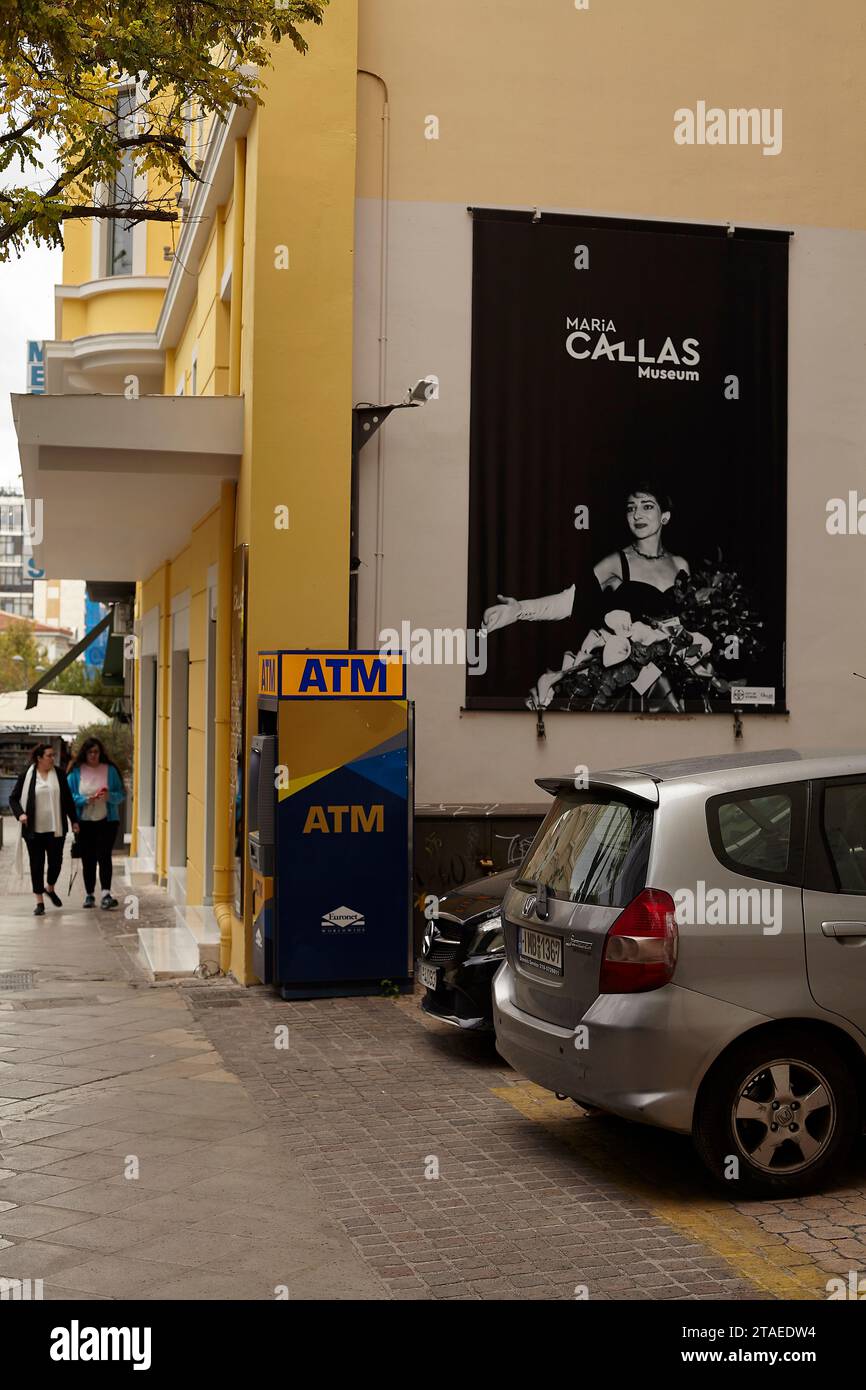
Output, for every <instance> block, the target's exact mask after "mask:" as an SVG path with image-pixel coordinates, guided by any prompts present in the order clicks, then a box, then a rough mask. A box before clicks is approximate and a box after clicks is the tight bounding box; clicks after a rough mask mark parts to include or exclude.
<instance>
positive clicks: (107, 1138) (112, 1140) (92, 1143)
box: [41, 1124, 123, 1154]
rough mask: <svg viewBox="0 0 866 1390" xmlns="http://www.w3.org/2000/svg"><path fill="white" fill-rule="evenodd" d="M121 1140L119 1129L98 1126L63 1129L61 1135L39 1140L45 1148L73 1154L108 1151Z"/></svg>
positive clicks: (121, 1132) (121, 1134)
mask: <svg viewBox="0 0 866 1390" xmlns="http://www.w3.org/2000/svg"><path fill="white" fill-rule="evenodd" d="M122 1138H123V1131H122V1130H120V1129H106V1128H103V1127H102V1126H100V1125H95V1124H94V1125H82V1126H79V1127H78V1128H77V1129H72V1128H70V1129H65V1130H64V1131H63V1132H62V1133H61V1134H56V1135H49V1136H48V1137H47V1138H45V1139H43V1140H41V1143H42V1144H43V1145H44V1146H45V1147H46V1148H51V1147H52V1146H53V1147H54V1148H58V1149H61V1148H62V1149H65V1150H66V1151H67V1153H68V1152H69V1151H70V1150H71V1151H72V1153H75V1154H83V1153H90V1152H91V1150H108V1149H110V1148H111V1145H112V1144H116V1143H117V1142H118V1141H119V1140H121V1139H122Z"/></svg>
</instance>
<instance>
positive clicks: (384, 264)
mask: <svg viewBox="0 0 866 1390" xmlns="http://www.w3.org/2000/svg"><path fill="white" fill-rule="evenodd" d="M358 74H359V76H361V77H372V78H373V80H374V81H375V82H378V83H380V85H381V87H382V175H381V178H382V183H381V217H380V230H379V395H378V401H379V402H380V403H381V402H384V401H386V400H387V399H388V397H387V394H386V392H387V389H388V272H389V268H390V258H389V241H390V231H391V228H390V212H391V102H390V96H389V92H388V84H387V82H386V81H385V79H384V77H381V76H380V75H379V73H378V72H371V71H370V70H369V69H368V68H359V69H358ZM376 448H377V454H376V549H375V553H374V566H375V568H374V572H373V574H374V578H373V643H374V645H375V644H376V643H377V642H378V640H379V630H380V627H381V622H382V592H383V587H384V568H385V566H384V561H385V556H384V544H385V432H384V430H382V431H380V433H379V438H378V439H377V441H376Z"/></svg>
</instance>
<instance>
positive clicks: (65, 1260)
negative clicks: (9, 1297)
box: [0, 1240, 81, 1279]
mask: <svg viewBox="0 0 866 1390" xmlns="http://www.w3.org/2000/svg"><path fill="white" fill-rule="evenodd" d="M80 1263H81V1251H80V1250H73V1249H71V1247H70V1246H68V1245H59V1244H54V1243H53V1242H51V1241H47V1240H21V1241H15V1242H14V1243H13V1244H11V1245H7V1247H6V1248H5V1250H0V1278H5V1279H47V1278H49V1276H51V1275H53V1274H56V1273H57V1272H59V1271H60V1270H64V1269H68V1268H69V1267H70V1266H72V1265H75V1264H80Z"/></svg>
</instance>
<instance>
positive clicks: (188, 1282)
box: [142, 1269, 275, 1303]
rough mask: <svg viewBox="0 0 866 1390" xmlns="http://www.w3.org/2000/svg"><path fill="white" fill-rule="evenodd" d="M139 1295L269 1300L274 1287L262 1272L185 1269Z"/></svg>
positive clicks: (150, 1297)
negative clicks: (234, 1272)
mask: <svg viewBox="0 0 866 1390" xmlns="http://www.w3.org/2000/svg"><path fill="white" fill-rule="evenodd" d="M142 1296H143V1297H144V1298H145V1299H169V1300H174V1299H179V1300H187V1301H190V1302H196V1303H197V1302H199V1301H201V1300H204V1299H223V1300H227V1301H231V1302H232V1303H235V1302H253V1301H259V1300H269V1301H273V1300H274V1298H275V1293H274V1286H273V1285H272V1284H271V1283H270V1281H269V1280H268V1278H267V1275H265V1274H263V1273H238V1274H224V1273H223V1272H222V1271H220V1270H216V1269H188V1270H186V1271H185V1272H184V1273H183V1274H181V1275H179V1276H177V1277H175V1278H172V1279H169V1280H168V1281H167V1282H161V1283H159V1284H157V1285H155V1286H153V1287H152V1288H151V1289H149V1290H148V1291H147V1292H146V1293H145V1294H143V1295H142Z"/></svg>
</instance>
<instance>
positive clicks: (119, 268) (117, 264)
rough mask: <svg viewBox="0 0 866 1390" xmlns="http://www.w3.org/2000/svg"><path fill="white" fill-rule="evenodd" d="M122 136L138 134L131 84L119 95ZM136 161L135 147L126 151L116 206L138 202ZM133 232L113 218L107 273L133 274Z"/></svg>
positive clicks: (113, 190) (112, 195) (112, 193)
mask: <svg viewBox="0 0 866 1390" xmlns="http://www.w3.org/2000/svg"><path fill="white" fill-rule="evenodd" d="M115 127H116V130H117V135H118V137H119V138H121V139H123V138H128V137H129V136H131V135H134V134H135V88H134V87H127V88H126V89H125V90H124V91H122V92H119V93H118V96H117V118H116V122H115ZM134 183H135V162H134V159H133V155H132V151H131V150H124V152H123V158H122V161H121V164H120V168H119V169H118V171H117V173H116V175H115V177H114V180H113V182H112V184H111V186H110V187H109V190H108V202H109V204H110V205H111V206H112V207H118V206H119V207H123V205H124V204H126V203H132V202H134V201H135V188H134ZM132 233H133V227H132V224H131V223H129V222H125V221H124V220H123V218H122V217H113V218H111V220H110V221H109V224H108V248H107V250H108V254H107V265H106V274H107V275H131V274H132Z"/></svg>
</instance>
